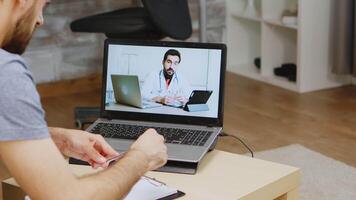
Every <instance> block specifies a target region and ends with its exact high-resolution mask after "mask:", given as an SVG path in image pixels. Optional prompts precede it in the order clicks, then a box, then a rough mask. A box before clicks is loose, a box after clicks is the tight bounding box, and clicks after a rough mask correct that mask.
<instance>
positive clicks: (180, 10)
mask: <svg viewBox="0 0 356 200" xmlns="http://www.w3.org/2000/svg"><path fill="white" fill-rule="evenodd" d="M142 3H143V5H144V7H145V8H146V9H147V11H148V13H149V15H150V17H151V20H152V21H153V22H154V24H155V25H156V26H157V27H158V28H159V29H160V30H161V31H162V32H163V33H165V34H167V36H169V37H172V38H174V39H180V40H184V39H187V38H189V37H190V36H191V34H192V20H191V17H190V13H189V7H188V0H142Z"/></svg>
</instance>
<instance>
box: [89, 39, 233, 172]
mask: <svg viewBox="0 0 356 200" xmlns="http://www.w3.org/2000/svg"><path fill="white" fill-rule="evenodd" d="M171 50H173V51H174V52H179V59H177V57H174V56H177V53H175V55H173V57H172V55H168V56H167V57H166V56H165V55H166V54H167V53H169V52H172V51H171ZM168 59H171V60H173V61H174V59H175V61H174V62H175V63H174V64H175V65H177V66H175V69H176V72H175V74H174V75H173V78H172V79H171V82H170V84H169V85H168V83H167V82H166V81H162V79H163V80H164V78H165V76H164V73H163V72H164V66H165V65H164V63H165V61H167V63H169V62H168ZM178 61H179V62H178ZM170 63H171V64H172V63H173V62H170ZM225 69H226V46H225V45H224V44H211V43H189V42H166V41H134V42H133V41H122V40H115V39H107V40H106V41H105V47H104V66H103V79H102V80H103V85H102V86H103V88H102V103H101V114H100V118H99V119H97V120H96V121H95V122H94V123H93V124H92V125H91V126H90V127H88V129H87V131H89V132H92V133H96V134H101V135H103V136H104V138H105V139H106V141H107V142H108V143H109V144H110V145H112V146H113V148H115V149H116V150H117V151H118V152H125V151H126V150H127V149H129V147H130V145H131V144H132V143H133V142H134V141H135V140H136V139H137V138H138V137H139V136H140V135H141V134H142V133H143V132H144V131H145V130H146V129H148V128H155V129H156V130H157V132H158V133H159V134H162V135H163V136H164V138H165V142H166V145H167V148H168V163H167V166H164V167H163V168H161V169H159V170H160V171H170V172H180V173H195V170H196V167H197V166H198V164H199V161H201V159H202V158H203V157H204V155H205V154H206V153H207V152H208V150H209V149H211V148H212V147H213V145H214V144H215V142H216V139H217V136H218V135H219V133H220V132H221V131H222V127H223V102H224V99H223V97H224V81H225ZM118 75H120V76H118ZM119 77H126V78H128V77H129V79H132V80H133V79H135V81H132V80H131V81H132V82H131V81H130V82H131V83H130V84H129V85H128V86H127V89H128V90H130V92H132V91H135V93H137V91H139V89H138V86H137V84H138V80H137V79H140V81H141V80H142V81H143V87H141V91H140V92H141V95H142V96H144V97H145V96H146V97H145V98H151V97H152V96H155V95H156V96H157V95H160V94H161V93H163V92H164V91H165V89H167V88H168V89H169V88H170V87H172V88H174V87H175V89H172V90H173V91H170V92H172V95H174V96H179V95H181V96H184V95H185V94H186V95H188V97H187V98H189V95H190V94H191V93H192V91H194V90H206V91H207V90H209V91H213V92H212V95H211V97H210V99H209V101H208V104H209V105H208V106H209V110H208V111H203V112H187V111H184V110H183V108H182V107H181V108H176V107H172V106H160V107H156V108H152V109H140V108H134V107H129V108H125V107H118V106H116V105H115V103H116V101H118V102H126V103H127V104H129V103H130V104H131V105H132V103H131V102H128V101H124V100H122V99H121V100H120V98H118V97H117V95H118V94H119V92H118V91H119V90H120V89H119V88H118V87H116V86H115V85H117V84H115V83H116V81H119V79H121V78H119ZM133 77H137V79H136V78H133ZM124 82H125V81H124ZM128 82H129V81H127V83H128ZM112 83H114V87H113V84H112ZM166 84H167V85H166ZM174 85H175V86H174ZM165 87H166V88H165ZM168 89H167V90H168ZM115 90H116V91H115ZM121 90H122V89H121ZM113 93H115V98H113V95H112V94H113ZM167 94H168V93H166V95H167ZM150 95H151V96H150ZM135 96H136V97H134V98H133V99H136V100H138V101H139V100H140V99H141V98H139V96H140V95H139V94H138V93H137V94H135ZM147 96H148V97H147ZM115 99H116V100H115ZM130 101H131V100H130ZM136 106H137V105H136ZM137 107H139V106H137ZM170 164H172V165H171V166H168V165H170ZM165 167H167V168H165ZM183 168H186V169H187V170H186V171H184V170H183V171H180V170H181V169H183ZM191 169H193V170H191Z"/></svg>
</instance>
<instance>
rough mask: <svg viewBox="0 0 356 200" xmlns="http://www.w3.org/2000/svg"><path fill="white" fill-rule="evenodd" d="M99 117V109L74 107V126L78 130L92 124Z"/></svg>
mask: <svg viewBox="0 0 356 200" xmlns="http://www.w3.org/2000/svg"><path fill="white" fill-rule="evenodd" d="M99 117H100V108H99V107H76V108H75V109H74V119H75V125H76V126H77V128H79V129H84V127H85V125H89V124H92V123H94V121H95V120H97V119H98V118H99Z"/></svg>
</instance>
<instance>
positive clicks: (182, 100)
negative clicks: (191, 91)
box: [176, 96, 188, 105]
mask: <svg viewBox="0 0 356 200" xmlns="http://www.w3.org/2000/svg"><path fill="white" fill-rule="evenodd" d="M176 100H177V101H179V102H180V103H181V104H182V105H185V104H186V103H187V102H188V99H187V98H185V97H183V96H178V97H176Z"/></svg>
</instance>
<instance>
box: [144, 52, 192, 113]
mask: <svg viewBox="0 0 356 200" xmlns="http://www.w3.org/2000/svg"><path fill="white" fill-rule="evenodd" d="M180 62H181V55H180V53H179V51H177V50H175V49H170V50H168V51H167V52H166V53H165V54H164V57H163V61H162V65H163V69H161V70H160V71H158V72H152V73H151V74H149V75H148V77H147V78H146V80H145V82H144V85H143V87H142V91H143V94H142V96H143V98H145V99H148V100H152V101H155V102H157V103H161V104H164V105H170V106H175V107H182V106H184V105H185V104H186V103H187V102H188V99H189V96H190V93H191V91H192V90H191V88H190V84H189V82H188V80H187V79H185V77H184V76H183V75H182V74H179V73H178V72H177V69H178V66H179V64H180Z"/></svg>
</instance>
